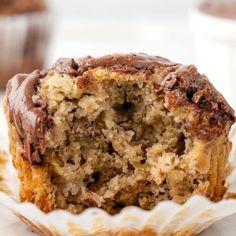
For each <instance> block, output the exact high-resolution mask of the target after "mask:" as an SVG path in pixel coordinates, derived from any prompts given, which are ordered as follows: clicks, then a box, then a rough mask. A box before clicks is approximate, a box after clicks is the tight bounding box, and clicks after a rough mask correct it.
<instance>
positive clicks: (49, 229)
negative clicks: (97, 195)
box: [0, 109, 236, 236]
mask: <svg viewBox="0 0 236 236" xmlns="http://www.w3.org/2000/svg"><path fill="white" fill-rule="evenodd" d="M0 122H1V123H0V124H1V132H0V140H1V143H0V147H4V148H5V149H6V145H7V142H8V141H7V140H8V139H7V136H6V129H7V128H6V124H5V120H4V118H3V115H2V111H1V109H0ZM235 133H236V129H235V127H234V129H233V131H232V132H231V134H232V135H231V138H232V136H234V137H235ZM234 143H236V142H235V141H234ZM233 146H235V145H233ZM235 153H236V152H235V148H234V150H233V151H232V152H231V157H230V160H231V163H233V164H234V163H235V162H236V155H235ZM5 170H6V171H5V178H6V181H5V182H6V184H7V186H8V187H9V189H10V190H11V191H12V193H13V194H12V196H9V195H7V194H5V193H3V192H0V204H2V205H4V206H5V207H7V208H8V209H10V210H11V211H13V212H14V213H15V214H16V215H17V216H18V217H19V218H20V219H21V220H22V221H23V222H25V223H26V224H28V225H29V226H30V227H31V228H32V229H33V230H34V231H36V232H38V233H40V234H41V235H68V236H69V235H104V236H105V235H119V236H121V235H127V236H128V235H139V236H140V235H146V236H147V235H158V236H161V235H163V236H164V235H165V236H166V235H173V234H174V235H179V236H180V235H185V236H188V235H189V236H190V235H195V234H198V233H200V232H202V231H203V230H204V229H206V228H207V227H209V226H210V225H212V224H213V223H215V222H216V221H218V220H221V219H222V218H224V217H227V216H230V215H232V214H234V213H236V200H233V199H225V200H222V201H220V202H218V203H213V202H211V201H209V200H208V199H207V198H205V197H202V196H193V197H191V198H190V199H189V200H188V201H187V202H186V203H185V204H184V205H178V204H176V203H174V202H172V201H163V202H161V203H159V204H158V205H157V206H156V207H155V208H154V209H152V210H151V211H144V210H142V209H140V208H138V207H126V208H125V209H123V210H122V211H121V213H119V214H117V215H115V216H110V215H109V214H107V213H106V212H105V211H104V210H101V209H97V208H90V209H87V210H86V211H84V212H83V213H81V214H79V215H73V214H71V213H69V212H67V211H64V210H56V211H53V212H51V213H49V214H45V213H43V212H42V211H41V210H39V209H38V208H37V207H36V206H35V205H33V204H31V203H19V202H18V201H17V193H18V186H17V185H18V181H17V178H16V173H15V172H16V171H15V170H14V168H13V166H12V164H11V163H10V162H9V163H8V164H7V166H6V169H5ZM227 185H228V189H229V191H230V192H231V193H232V191H234V192H236V191H235V190H236V186H235V185H236V170H235V171H233V173H232V174H231V175H230V177H229V178H228V179H227Z"/></svg>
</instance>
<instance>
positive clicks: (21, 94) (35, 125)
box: [6, 54, 235, 143]
mask: <svg viewBox="0 0 236 236" xmlns="http://www.w3.org/2000/svg"><path fill="white" fill-rule="evenodd" d="M93 69H105V70H107V71H108V73H115V74H116V75H121V76H122V75H126V74H130V75H134V74H142V75H144V76H146V79H147V80H152V79H153V78H156V79H155V80H156V82H155V83H153V91H154V92H155V94H156V97H157V99H162V100H163V101H164V106H165V109H166V111H167V112H169V111H170V112H171V113H172V114H173V115H174V116H176V118H178V120H180V121H181V123H182V124H183V125H184V127H185V129H186V130H187V132H189V133H190V134H191V135H192V136H193V137H197V138H198V139H201V140H205V141H210V140H213V139H214V138H216V137H217V136H220V135H227V134H228V132H229V129H230V127H231V125H232V124H233V123H234V122H235V116H234V111H233V109H232V108H231V107H230V106H229V104H228V103H227V102H226V100H225V99H224V97H223V96H222V95H221V94H220V93H219V92H218V91H217V90H216V89H215V88H214V86H213V85H212V84H211V83H210V82H209V80H208V79H207V78H206V76H205V75H201V74H200V73H198V71H197V69H196V68H195V67H194V66H193V65H189V66H184V65H181V64H178V63H173V62H171V61H169V60H168V59H165V58H162V57H156V56H149V55H146V54H126V55H120V54H117V55H108V56H104V57H100V58H93V57H90V56H88V57H85V58H81V59H77V60H74V59H65V58H64V59H59V60H58V61H57V63H56V64H55V65H54V66H53V68H52V69H50V70H48V71H45V72H42V71H34V72H33V73H31V74H19V75H16V76H15V77H13V78H12V79H11V80H10V81H9V82H8V85H7V90H6V98H7V106H8V110H9V113H10V114H9V115H10V122H12V123H13V124H14V126H15V127H16V128H17V131H18V134H19V136H20V137H21V138H24V136H25V135H26V134H27V135H28V136H29V137H30V139H32V140H31V141H32V143H35V142H37V140H38V139H39V137H42V136H43V133H44V131H45V129H48V128H50V126H51V124H50V120H49V119H48V117H47V104H46V101H44V100H43V99H42V98H41V97H40V93H39V91H40V89H39V88H40V84H41V81H42V80H43V79H44V78H45V79H46V78H47V77H50V76H51V75H52V76H53V75H55V73H59V74H62V75H65V76H71V78H72V79H73V80H74V83H75V84H77V85H78V86H79V87H80V89H82V90H83V91H85V92H86V88H87V86H88V85H89V83H99V81H93V78H92V77H90V76H91V75H90V72H91V71H92V70H93ZM117 77H119V76H117ZM119 78H122V77H119ZM34 139H37V140H34Z"/></svg>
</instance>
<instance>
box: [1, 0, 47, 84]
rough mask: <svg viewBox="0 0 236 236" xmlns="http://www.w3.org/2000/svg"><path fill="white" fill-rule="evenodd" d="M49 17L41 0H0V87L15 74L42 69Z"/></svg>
mask: <svg viewBox="0 0 236 236" xmlns="http://www.w3.org/2000/svg"><path fill="white" fill-rule="evenodd" d="M50 18H51V17H50V14H49V12H48V9H47V6H46V3H45V1H44V0H31V1H28V0H0V32H1V37H0V51H1V54H0V88H5V85H6V83H7V81H8V80H9V79H10V78H11V77H12V76H13V75H15V74H16V73H19V72H23V73H29V72H31V71H33V70H35V69H42V67H43V64H44V59H45V55H46V52H47V46H48V40H49V28H50V22H51V19H50Z"/></svg>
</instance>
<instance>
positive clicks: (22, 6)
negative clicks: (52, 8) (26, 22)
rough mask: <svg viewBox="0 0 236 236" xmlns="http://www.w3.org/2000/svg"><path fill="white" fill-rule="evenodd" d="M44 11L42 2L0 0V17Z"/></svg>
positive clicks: (32, 0)
mask: <svg viewBox="0 0 236 236" xmlns="http://www.w3.org/2000/svg"><path fill="white" fill-rule="evenodd" d="M44 10H46V4H45V1H44V0H30V1H29V0H0V15H11V14H22V13H30V12H40V11H44Z"/></svg>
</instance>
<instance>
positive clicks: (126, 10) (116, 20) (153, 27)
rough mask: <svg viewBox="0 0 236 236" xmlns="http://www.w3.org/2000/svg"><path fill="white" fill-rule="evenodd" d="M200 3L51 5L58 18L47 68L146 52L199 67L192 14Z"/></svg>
mask: <svg viewBox="0 0 236 236" xmlns="http://www.w3.org/2000/svg"><path fill="white" fill-rule="evenodd" d="M196 2H197V0H178V1H173V0H165V1H163V0H138V1H137V0H128V1H127V0H113V1H110V0H100V1H92V0H88V1H82V0H51V1H49V3H50V6H51V9H52V10H53V12H54V13H55V15H56V17H57V23H56V25H55V29H54V35H53V39H52V42H53V43H52V47H51V49H50V53H49V57H48V60H47V63H48V64H51V63H52V62H53V61H55V60H56V59H57V58H58V57H61V56H65V57H80V56H84V55H88V54H90V55H93V56H98V55H103V54H107V53H115V52H146V53H150V54H156V55H162V56H165V57H168V58H171V59H172V60H176V61H181V62H183V63H194V62H195V58H194V51H193V45H192V41H193V40H192V35H191V32H190V28H189V21H188V10H189V9H190V8H191V7H192V6H193V4H195V3H196Z"/></svg>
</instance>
